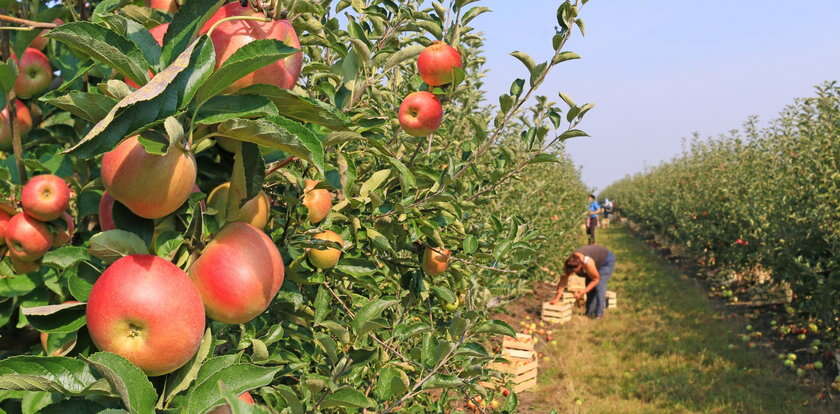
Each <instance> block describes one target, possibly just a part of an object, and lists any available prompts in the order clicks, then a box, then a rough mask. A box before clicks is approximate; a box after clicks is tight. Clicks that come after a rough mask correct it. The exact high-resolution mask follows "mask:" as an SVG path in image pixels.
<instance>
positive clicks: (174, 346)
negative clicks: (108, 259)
mask: <svg viewBox="0 0 840 414" xmlns="http://www.w3.org/2000/svg"><path fill="white" fill-rule="evenodd" d="M86 314H87V327H88V331H89V332H90V337H91V339H92V340H93V343H94V344H95V345H96V347H97V348H99V349H101V350H103V351H108V352H113V353H115V354H117V355H120V356H121V357H123V358H125V359H127V360H129V361H131V362H132V363H133V364H134V365H137V366H138V367H139V368H140V369H142V370H143V371H145V372H146V374H147V375H149V376H157V375H163V374H167V373H170V372H172V371H174V370H176V369H178V368H180V367H181V366H182V365H184V364H185V363H186V362H187V361H189V360H190V358H192V357H193V355H195V353H196V351H197V350H198V346H199V345H200V344H201V337H202V335H203V334H204V305H203V304H202V303H201V295H199V293H198V290H197V289H196V288H195V285H193V283H192V281H190V279H189V277H187V275H186V273H184V271H183V270H181V269H179V268H178V267H177V266H175V265H174V264H172V263H170V262H168V261H166V260H164V259H162V258H160V257H157V256H152V255H131V256H125V257H123V258H121V259H119V260H117V261H115V262H114V263H112V264H111V265H110V266H108V268H107V269H105V272H103V273H102V275H101V276H99V279H97V280H96V283H94V284H93V288H92V289H91V291H90V296H89V297H88V304H87V311H86Z"/></svg>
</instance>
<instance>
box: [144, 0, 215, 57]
mask: <svg viewBox="0 0 840 414" xmlns="http://www.w3.org/2000/svg"><path fill="white" fill-rule="evenodd" d="M222 3H224V1H222V0H189V1H185V2H184V3H183V4H182V5H181V7H179V8H178V12H177V13H175V17H174V18H173V19H172V23H170V24H169V28H168V29H167V30H166V35H165V36H164V37H163V49H161V52H160V60H161V64H162V65H163V66H164V67H165V66H169V65H170V64H171V63H172V62H174V61H175V60H177V57H178V56H180V55H181V54H182V53H184V51H186V50H187V49H189V48H190V44H191V43H192V42H193V39H194V38H195V37H196V35H197V34H198V32H199V30H200V29H201V28H202V26H203V25H204V23H205V22H206V21H207V20H208V19H209V18H210V16H212V15H213V14H214V13H215V12H216V10H218V9H219V7H221V6H222ZM215 64H216V62H215V58H214V59H213V65H214V66H215Z"/></svg>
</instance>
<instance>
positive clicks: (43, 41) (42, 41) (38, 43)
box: [29, 19, 64, 51]
mask: <svg viewBox="0 0 840 414" xmlns="http://www.w3.org/2000/svg"><path fill="white" fill-rule="evenodd" d="M53 23H55V24H57V25H59V26H61V25H62V24H64V20H61V19H53ZM49 31H50V29H44V30H41V33H38V36H35V38H34V39H32V41H31V42H30V43H29V47H34V48H35V49H38V50H41V51H43V50H44V48H45V47H47V38H46V37H44V34H46V33H47V32H49Z"/></svg>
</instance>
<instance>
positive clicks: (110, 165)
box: [102, 136, 197, 219]
mask: <svg viewBox="0 0 840 414" xmlns="http://www.w3.org/2000/svg"><path fill="white" fill-rule="evenodd" d="M196 174H197V171H196V164H195V158H193V156H192V154H190V153H188V152H187V151H185V150H184V149H183V148H182V147H180V146H177V145H170V146H169V149H168V151H167V153H166V154H164V155H154V154H149V153H147V152H146V150H145V149H144V148H143V145H141V144H140V142H139V140H138V138H137V136H133V137H130V138H128V139H126V140H125V141H123V142H121V143H120V144H119V145H117V147H116V148H114V149H113V150H111V151H109V152H107V153H106V154H105V156H103V157H102V183H103V184H104V185H105V189H106V190H108V193H110V194H111V197H113V198H114V199H115V200H117V201H119V202H120V203H122V204H124V205H125V206H126V207H128V209H129V210H131V211H132V212H133V213H134V214H136V215H138V216H140V217H143V218H149V219H157V218H161V217H165V216H167V215H169V214H172V213H173V212H174V211H175V210H177V209H178V208H179V207H181V205H182V204H184V202H185V201H187V198H189V196H190V194H191V193H192V192H193V187H194V186H195V178H196Z"/></svg>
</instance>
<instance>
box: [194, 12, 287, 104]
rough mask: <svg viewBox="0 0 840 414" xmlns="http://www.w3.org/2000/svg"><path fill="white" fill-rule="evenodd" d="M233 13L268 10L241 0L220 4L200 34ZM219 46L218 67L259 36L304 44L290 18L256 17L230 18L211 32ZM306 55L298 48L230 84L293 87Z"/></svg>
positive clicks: (251, 13)
mask: <svg viewBox="0 0 840 414" xmlns="http://www.w3.org/2000/svg"><path fill="white" fill-rule="evenodd" d="M231 16H259V17H265V15H264V14H262V13H259V12H256V11H254V10H252V9H251V8H250V7H243V6H241V5H240V4H239V2H233V3H228V4H226V5H224V6H223V7H222V8H220V9H219V10H218V11H217V12H216V13H215V14H214V15H213V16H212V17H211V18H210V20H209V21H207V23H205V24H204V26H203V27H202V28H201V31H200V32H199V34H205V33H207V32H208V31H209V30H210V28H211V27H212V26H213V25H214V24H215V23H216V22H218V21H219V20H221V19H224V18H227V17H231ZM210 38H211V39H212V40H213V46H214V47H215V49H216V68H218V67H219V66H221V65H222V64H223V63H224V62H225V61H226V60H227V59H228V58H229V57H230V56H231V55H233V53H234V52H236V51H237V50H239V49H240V48H241V47H243V46H245V45H247V44H248V43H251V42H253V41H254V40H259V39H275V40H280V41H282V42H283V43H285V44H286V45H288V46H291V47H294V48H300V40H298V37H297V33H295V29H294V28H293V27H292V24H291V23H290V22H289V21H288V20H273V21H271V22H260V21H256V20H232V21H226V22H224V23H222V24H220V25H219V26H217V27H216V29H215V30H213V33H212V34H211V35H210ZM302 63H303V55H302V54H301V53H300V52H298V53H295V54H293V55H291V56H287V57H285V58H282V59H279V60H277V61H276V62H274V63H271V64H268V65H266V66H264V67H262V68H260V69H257V70H256V71H254V72H251V73H250V74H248V75H245V76H244V77H243V78H241V79H239V80H238V81H236V82H235V83H234V84H233V85H231V86H230V87H229V88H228V91H235V90H238V89H242V88H244V87H246V86H251V85H254V84H257V83H265V84H269V85H275V86H277V87H280V88H283V89H290V88H292V87H293V86H295V83H297V80H298V76H300V68H301V65H302Z"/></svg>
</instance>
